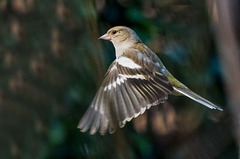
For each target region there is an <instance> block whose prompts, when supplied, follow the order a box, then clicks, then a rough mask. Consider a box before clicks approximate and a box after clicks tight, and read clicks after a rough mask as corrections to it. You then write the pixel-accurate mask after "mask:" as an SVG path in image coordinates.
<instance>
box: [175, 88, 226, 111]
mask: <svg viewBox="0 0 240 159" xmlns="http://www.w3.org/2000/svg"><path fill="white" fill-rule="evenodd" d="M173 88H174V91H176V92H177V93H180V94H182V95H185V96H187V97H188V98H191V99H192V100H194V101H196V102H198V103H200V104H202V105H204V106H206V107H208V108H210V109H218V110H220V111H223V109H222V108H221V107H219V106H216V105H215V104H213V103H212V102H210V101H208V100H206V99H204V98H203V97H201V96H200V95H198V94H196V93H194V92H193V91H191V90H190V89H189V88H187V87H184V88H177V87H173Z"/></svg>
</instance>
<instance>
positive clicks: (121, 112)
mask: <svg viewBox="0 0 240 159" xmlns="http://www.w3.org/2000/svg"><path fill="white" fill-rule="evenodd" d="M116 94H117V107H118V109H119V117H120V121H119V127H120V128H122V127H123V126H124V123H122V121H123V120H124V119H125V118H126V116H127V110H126V107H125V104H124V100H123V97H122V94H121V90H120V87H117V91H116Z"/></svg>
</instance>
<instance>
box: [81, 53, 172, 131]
mask: <svg viewBox="0 0 240 159" xmlns="http://www.w3.org/2000/svg"><path fill="white" fill-rule="evenodd" d="M140 57H141V59H139V58H140ZM119 61H120V62H119ZM128 64H131V65H128ZM155 67H156V66H155V65H154V64H153V62H151V61H150V60H149V59H148V58H147V57H145V56H144V55H139V54H137V56H136V57H134V58H133V59H131V58H130V57H129V56H127V55H123V56H120V57H119V58H118V60H116V61H114V62H113V63H112V64H111V66H110V67H109V69H108V71H107V73H106V75H105V79H104V80H103V82H102V85H101V87H100V89H99V91H98V92H97V94H96V96H95V98H94V100H93V102H92V104H91V106H90V107H89V108H88V110H87V112H86V113H85V114H84V116H83V117H82V119H81V120H80V122H79V125H78V128H80V130H81V131H83V132H85V131H87V130H88V129H90V134H94V133H96V132H97V131H99V132H100V133H101V134H102V135H103V134H105V133H106V131H107V130H108V131H109V133H113V132H114V131H115V130H116V128H117V127H118V126H119V127H120V128H121V127H123V126H124V125H125V124H126V122H128V121H130V120H131V119H132V118H136V117H137V116H139V115H140V114H142V113H144V111H145V110H146V109H149V108H150V107H151V106H154V105H158V104H159V103H162V102H164V101H165V100H166V99H167V97H168V94H169V93H170V92H172V91H173V88H172V86H171V85H170V84H169V81H168V79H167V78H166V77H165V76H164V75H163V74H162V73H160V72H158V71H157V70H158V69H157V68H155ZM117 125H118V126H117Z"/></svg>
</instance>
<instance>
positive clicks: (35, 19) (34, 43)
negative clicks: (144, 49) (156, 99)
mask: <svg viewBox="0 0 240 159" xmlns="http://www.w3.org/2000/svg"><path fill="white" fill-rule="evenodd" d="M115 25H127V26H129V27H131V28H132V29H134V30H135V31H136V32H137V33H138V35H139V36H140V37H141V39H142V40H143V41H144V42H145V43H146V44H147V45H148V46H149V47H150V48H151V49H152V50H153V51H154V52H156V53H157V54H158V55H159V56H160V57H161V59H162V61H163V63H164V64H165V65H166V66H167V68H168V69H169V71H170V72H172V74H173V75H175V77H176V78H178V79H179V80H180V81H182V82H183V83H185V84H186V85H187V86H189V87H190V88H191V89H192V90H194V91H195V92H197V93H198V94H200V95H202V96H204V97H206V98H207V99H210V100H212V101H213V102H215V103H218V104H220V105H221V106H223V108H224V106H225V103H226V101H225V94H224V92H223V82H222V77H221V76H222V70H221V67H220V66H219V61H218V57H217V55H216V46H215V45H214V44H215V42H214V37H213V34H212V31H211V29H210V25H211V22H210V20H209V17H208V12H207V8H206V4H205V2H203V1H201V0H194V1H193V0H192V1H189V0H188V1H187V0H181V1H175V0H171V1H167V0H162V1H157V0H152V1H151V0H147V1H143V0H135V1H125V0H119V1H112V0H106V1H102V0H95V1H91V0H71V1H69V0H58V1H57V0H41V1H40V0H15V1H11V0H2V1H0V158H24V159H28V158H29V159H32V158H39V159H41V158H51V159H54V158H56V159H65V158H68V159H71V158H72V159H73V158H81V159H84V158H86V159H98V158H99V159H103V158H109V159H110V158H114V159H128V158H138V159H139V158H145V159H150V158H156V159H157V158H199V159H200V158H205V159H206V158H229V157H232V156H236V145H235V142H234V139H233V136H232V133H231V129H230V126H231V125H230V123H231V121H230V117H229V115H228V112H227V111H225V112H224V114H223V113H221V112H218V111H214V110H209V109H207V108H205V107H203V106H200V105H199V104H197V103H195V102H193V101H190V100H189V99H187V98H182V97H172V96H171V97H170V99H169V102H167V103H165V104H164V105H163V106H162V107H161V108H153V109H151V110H149V111H148V112H146V113H145V115H143V116H141V117H139V118H137V119H136V120H134V121H132V122H131V123H128V124H127V125H126V126H125V127H124V128H123V129H119V130H117V132H116V133H115V134H114V135H106V136H100V135H99V134H96V135H94V136H91V135H89V134H88V133H81V132H79V130H78V129H77V124H78V121H79V119H80V118H81V116H82V115H83V113H84V112H85V111H86V109H87V107H88V106H89V104H90V102H91V100H92V99H93V97H94V95H95V93H96V91H97V88H98V86H99V85H100V83H101V81H102V79H103V77H104V73H105V71H106V69H107V67H108V66H109V64H110V63H111V61H112V60H113V59H114V58H115V55H114V49H113V46H112V45H111V44H110V43H109V42H105V41H99V40H98V37H99V36H100V35H102V34H104V33H105V32H106V31H107V30H108V29H109V28H110V27H112V26H115ZM156 121H157V122H156ZM222 156H224V157H222Z"/></svg>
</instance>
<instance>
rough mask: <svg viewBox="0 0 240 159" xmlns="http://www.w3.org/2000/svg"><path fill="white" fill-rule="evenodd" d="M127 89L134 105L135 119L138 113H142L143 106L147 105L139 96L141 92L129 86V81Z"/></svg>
mask: <svg viewBox="0 0 240 159" xmlns="http://www.w3.org/2000/svg"><path fill="white" fill-rule="evenodd" d="M125 87H126V88H127V89H126V90H127V92H128V95H129V97H130V99H131V101H132V103H133V108H134V112H135V117H136V114H137V113H138V112H140V111H141V107H142V106H141V105H146V103H145V102H144V100H143V97H142V96H141V95H140V94H139V92H138V91H137V90H136V88H134V87H133V86H131V85H129V81H127V82H126V85H125Z"/></svg>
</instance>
